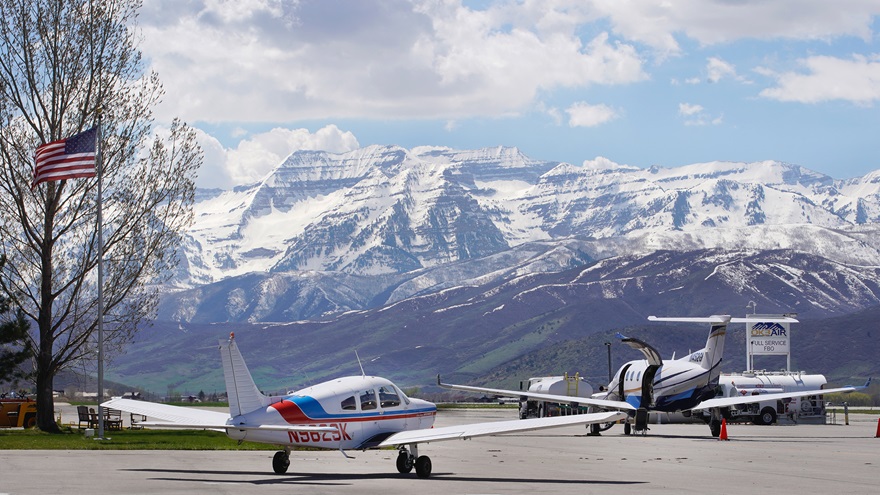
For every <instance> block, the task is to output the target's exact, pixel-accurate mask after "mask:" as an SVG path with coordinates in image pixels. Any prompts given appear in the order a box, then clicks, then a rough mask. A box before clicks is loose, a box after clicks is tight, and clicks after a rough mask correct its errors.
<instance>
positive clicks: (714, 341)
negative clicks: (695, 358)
mask: <svg viewBox="0 0 880 495" xmlns="http://www.w3.org/2000/svg"><path fill="white" fill-rule="evenodd" d="M728 318H729V317H728ZM726 335H727V322H723V323H712V328H711V330H709V338H708V339H706V348H705V349H703V352H704V353H705V354H704V356H703V361H702V363H700V364H701V366H702V367H703V369H707V370H711V369H713V368H714V369H716V373H720V372H721V369H720V368H719V365H720V363H721V359H722V358H723V357H724V337H725V336H726Z"/></svg>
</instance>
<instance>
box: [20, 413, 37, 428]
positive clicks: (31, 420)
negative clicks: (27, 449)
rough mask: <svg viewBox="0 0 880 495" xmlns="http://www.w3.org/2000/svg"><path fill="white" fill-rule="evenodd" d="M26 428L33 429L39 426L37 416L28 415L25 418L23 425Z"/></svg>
mask: <svg viewBox="0 0 880 495" xmlns="http://www.w3.org/2000/svg"><path fill="white" fill-rule="evenodd" d="M22 426H24V427H25V428H33V427H35V426H37V415H36V414H28V415H25V417H24V424H23V425H22Z"/></svg>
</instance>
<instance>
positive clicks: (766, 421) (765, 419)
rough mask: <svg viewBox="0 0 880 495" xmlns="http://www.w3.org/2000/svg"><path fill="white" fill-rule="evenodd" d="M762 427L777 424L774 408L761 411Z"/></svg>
mask: <svg viewBox="0 0 880 495" xmlns="http://www.w3.org/2000/svg"><path fill="white" fill-rule="evenodd" d="M758 419H759V421H760V424H762V425H772V424H773V423H775V422H776V411H775V410H774V409H773V408H772V407H765V408H764V409H761V416H760V417H759V418H758Z"/></svg>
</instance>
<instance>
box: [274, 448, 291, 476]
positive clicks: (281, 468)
mask: <svg viewBox="0 0 880 495" xmlns="http://www.w3.org/2000/svg"><path fill="white" fill-rule="evenodd" d="M288 467H290V451H289V450H287V449H284V450H281V451H278V452H275V457H273V458H272V469H273V470H274V471H275V474H284V473H286V472H287V468H288Z"/></svg>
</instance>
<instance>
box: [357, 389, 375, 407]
mask: <svg viewBox="0 0 880 495" xmlns="http://www.w3.org/2000/svg"><path fill="white" fill-rule="evenodd" d="M360 395H361V411H368V410H370V409H376V391H375V390H366V391H364V392H361V394H360Z"/></svg>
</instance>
